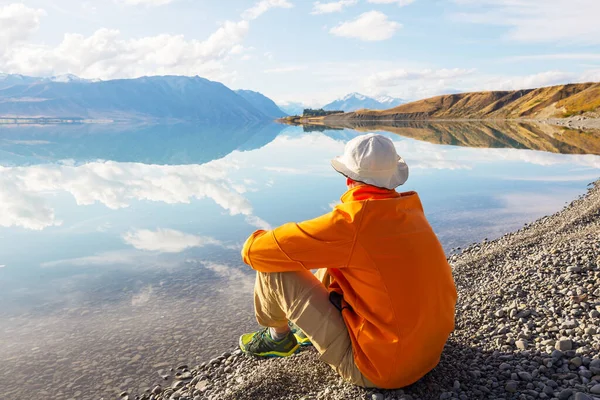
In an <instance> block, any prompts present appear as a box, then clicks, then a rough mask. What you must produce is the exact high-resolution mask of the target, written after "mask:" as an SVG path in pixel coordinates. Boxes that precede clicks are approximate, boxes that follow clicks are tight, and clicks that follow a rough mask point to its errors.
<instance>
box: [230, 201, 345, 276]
mask: <svg viewBox="0 0 600 400" xmlns="http://www.w3.org/2000/svg"><path fill="white" fill-rule="evenodd" d="M355 237H356V228H355V225H354V223H353V221H352V215H350V214H348V213H346V212H344V211H342V210H340V209H339V208H336V209H334V210H333V211H332V212H330V213H328V214H325V215H323V216H321V217H318V218H315V219H312V220H309V221H305V222H301V223H298V224H296V223H289V224H285V225H282V226H280V227H279V228H276V229H274V230H272V231H263V230H259V231H256V232H254V233H253V234H252V235H251V236H250V237H249V238H248V240H247V241H246V243H245V244H244V248H243V250H242V259H243V260H244V262H245V263H246V264H248V265H250V266H251V267H252V268H253V269H255V270H257V271H261V272H285V271H300V270H303V269H316V268H327V267H329V268H342V267H345V266H346V264H347V263H348V261H349V259H350V255H351V253H352V249H353V245H354V240H355Z"/></svg>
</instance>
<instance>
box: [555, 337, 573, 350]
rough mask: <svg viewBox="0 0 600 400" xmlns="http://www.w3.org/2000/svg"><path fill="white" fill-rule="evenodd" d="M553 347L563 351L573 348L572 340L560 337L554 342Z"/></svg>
mask: <svg viewBox="0 0 600 400" xmlns="http://www.w3.org/2000/svg"><path fill="white" fill-rule="evenodd" d="M554 347H555V348H556V350H560V351H562V352H565V351H568V350H571V349H572V348H573V341H572V340H571V339H560V340H558V341H557V342H556V345H555V346H554Z"/></svg>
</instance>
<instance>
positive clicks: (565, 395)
mask: <svg viewBox="0 0 600 400" xmlns="http://www.w3.org/2000/svg"><path fill="white" fill-rule="evenodd" d="M572 395H573V390H572V389H563V390H561V391H560V393H559V394H558V400H568V399H569V398H570V397H571V396H572Z"/></svg>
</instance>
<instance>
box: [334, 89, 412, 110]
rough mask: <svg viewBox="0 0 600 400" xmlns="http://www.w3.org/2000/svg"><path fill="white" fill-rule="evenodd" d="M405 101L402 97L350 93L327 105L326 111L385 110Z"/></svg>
mask: <svg viewBox="0 0 600 400" xmlns="http://www.w3.org/2000/svg"><path fill="white" fill-rule="evenodd" d="M402 103H405V102H404V101H403V100H402V99H396V98H394V97H390V96H379V97H375V98H373V97H368V96H365V95H363V94H360V93H350V94H348V95H346V96H344V97H343V98H341V99H337V100H335V101H333V102H331V103H329V104H327V105H326V106H323V110H326V111H338V110H341V111H345V112H352V111H357V110H363V109H367V110H385V109H388V108H392V107H396V106H398V105H400V104H402Z"/></svg>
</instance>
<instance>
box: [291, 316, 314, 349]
mask: <svg viewBox="0 0 600 400" xmlns="http://www.w3.org/2000/svg"><path fill="white" fill-rule="evenodd" d="M288 325H289V327H290V330H291V331H292V333H293V334H294V336H296V340H297V341H298V343H299V344H300V346H310V345H312V342H311V341H310V339H309V338H308V336H306V334H305V333H304V332H303V331H302V329H300V328H298V325H296V324H295V323H293V322H292V321H289V322H288Z"/></svg>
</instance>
